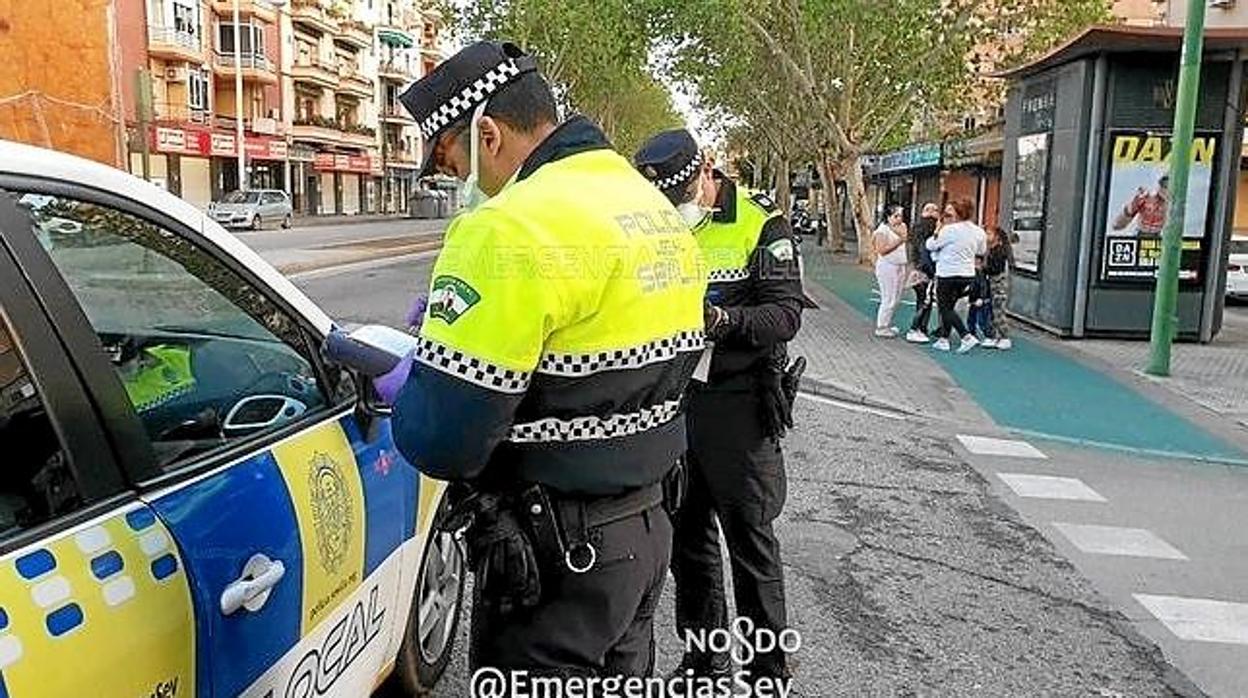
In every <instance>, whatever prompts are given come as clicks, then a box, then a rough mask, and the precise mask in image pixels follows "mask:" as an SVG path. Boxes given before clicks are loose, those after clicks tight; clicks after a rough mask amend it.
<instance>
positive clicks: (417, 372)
mask: <svg viewBox="0 0 1248 698" xmlns="http://www.w3.org/2000/svg"><path fill="white" fill-rule="evenodd" d="M705 288H706V282H705V279H704V277H703V272H702V269H701V265H700V263H699V254H698V249H697V246H696V244H695V243H694V241H693V239H692V237H691V236H690V235H689V232H688V228H687V227H686V226H685V224H684V223H683V221H682V220H681V218H680V215H679V214H678V213H677V212H676V210H675V209H674V208H673V207H672V206H671V204H670V203H669V202H668V201H667V199H666V198H664V197H663V195H662V194H660V193H659V192H658V191H657V190H656V189H655V188H654V187H653V186H652V185H651V184H650V183H649V182H647V181H646V180H645V179H644V178H643V177H642V176H641V175H640V174H638V173H637V172H636V171H635V170H634V169H633V167H632V165H631V164H630V163H629V162H628V161H627V160H626V159H624V158H623V157H621V156H620V155H618V154H617V153H616V152H615V151H613V150H611V149H610V146H609V144H608V143H607V141H606V138H605V137H604V136H603V135H602V132H601V131H599V130H598V128H597V127H596V126H594V125H592V124H591V123H590V122H588V121H587V120H585V119H583V118H576V119H573V120H571V121H569V122H568V123H565V124H564V125H563V126H561V127H559V128H558V129H557V130H556V131H555V132H554V133H553V134H552V135H551V136H550V137H549V138H548V139H547V140H546V141H545V142H543V143H542V145H541V146H539V147H538V149H537V150H536V151H535V152H534V153H533V154H532V155H530V157H529V158H528V160H527V161H526V162H525V164H524V165H523V167H521V169H520V171H519V172H518V173H517V179H516V181H515V182H514V183H512V184H510V185H508V186H507V187H505V188H504V189H503V191H502V192H500V193H499V194H498V195H497V196H495V197H493V198H491V199H490V200H488V201H487V202H485V203H484V204H482V205H481V206H480V207H479V208H477V209H476V210H474V211H472V212H470V213H466V214H463V215H461V216H460V217H459V218H457V219H455V221H454V222H452V224H451V226H450V229H449V230H448V231H447V233H446V240H445V244H444V247H443V250H442V252H441V254H440V255H439V257H438V260H437V262H436V264H435V265H434V270H433V280H432V285H431V290H430V298H429V309H428V311H427V315H426V317H425V320H424V324H423V326H422V329H421V343H420V348H419V350H418V351H417V354H416V356H415V364H414V367H413V371H412V373H411V376H410V378H409V379H408V382H407V384H406V385H405V386H404V388H403V390H402V391H401V392H400V394H399V396H398V398H397V399H396V403H395V417H394V427H395V437H396V442H397V444H398V446H399V448H400V450H401V451H402V452H403V454H404V455H405V456H407V458H408V460H410V461H411V462H412V463H414V464H415V465H416V466H417V467H418V468H419V469H420V470H421V471H422V472H424V473H426V474H428V475H430V476H433V477H437V478H441V479H478V480H481V479H483V480H484V481H485V482H486V483H487V486H492V485H493V484H497V485H499V486H502V487H508V486H514V485H517V484H520V483H540V484H544V485H548V486H550V487H552V488H553V489H555V490H557V491H560V492H564V493H570V494H590V495H596V494H616V493H619V492H622V491H626V490H628V489H631V488H635V487H639V486H643V485H648V484H651V483H654V482H657V481H659V480H660V479H661V478H662V477H663V475H664V474H665V473H666V472H667V471H668V470H669V469H670V468H671V466H672V464H673V463H674V462H675V460H676V459H677V458H678V457H679V456H680V455H681V454H682V453H683V452H684V450H685V431H684V419H683V396H684V390H685V386H686V384H687V383H688V380H689V377H690V375H691V374H692V372H693V369H694V367H695V366H696V364H697V360H698V357H699V355H700V352H701V350H702V348H703V333H702V299H703V295H704V293H705Z"/></svg>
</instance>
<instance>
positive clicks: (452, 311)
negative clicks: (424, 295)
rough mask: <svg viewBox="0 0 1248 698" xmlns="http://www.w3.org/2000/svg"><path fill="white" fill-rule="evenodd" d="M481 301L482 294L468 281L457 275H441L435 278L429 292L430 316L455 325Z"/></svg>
mask: <svg viewBox="0 0 1248 698" xmlns="http://www.w3.org/2000/svg"><path fill="white" fill-rule="evenodd" d="M480 301H481V294H480V293H477V290H476V289H475V288H473V287H472V285H471V284H469V283H468V282H467V281H464V280H463V279H461V278H459V277H457V276H439V277H438V278H436V279H434V280H433V287H432V290H431V291H430V293H429V317H435V318H438V319H439V320H443V321H445V322H446V324H448V325H453V324H455V321H456V320H458V319H459V318H460V317H462V316H463V314H464V313H466V312H468V311H469V310H470V309H472V306H474V305H476V304H477V303H479V302H480Z"/></svg>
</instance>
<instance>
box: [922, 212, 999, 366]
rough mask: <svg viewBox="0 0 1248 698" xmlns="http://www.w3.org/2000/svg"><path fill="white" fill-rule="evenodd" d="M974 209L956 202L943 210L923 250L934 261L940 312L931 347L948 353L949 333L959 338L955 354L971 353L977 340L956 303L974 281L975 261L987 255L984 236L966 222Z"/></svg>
mask: <svg viewBox="0 0 1248 698" xmlns="http://www.w3.org/2000/svg"><path fill="white" fill-rule="evenodd" d="M973 215H975V205H974V204H972V203H971V202H970V200H968V199H958V200H957V201H952V202H950V203H949V204H947V205H946V206H945V218H944V219H945V226H944V227H942V228H940V229H939V230H938V231H936V235H934V236H932V237H930V238H928V240H927V249H929V250H931V251H932V256H933V257H934V258H935V259H936V307H938V308H939V309H940V329H939V330H937V331H936V337H937V339H936V341H935V342H934V343H933V344H932V347H933V348H935V349H938V350H940V351H949V332H950V330H951V329H952V330H957V332H958V335H959V336H960V337H961V338H962V344H961V346H959V347H958V353H959V354H965V353H966V352H968V351H970V350H972V349H974V348H975V347H976V346H977V345H978V344H979V340H978V339H976V338H975V335H972V334H969V333H968V332H967V331H966V323H964V322H963V321H962V318H961V317H959V316H958V311H957V308H956V307H957V304H958V299H959V298H961V297H962V296H964V295H966V292H967V289H969V288H970V287H971V283H972V282H973V281H975V258H976V257H982V256H984V255H986V254H987V253H988V234H987V233H985V232H984V229H983V228H981V227H979V226H978V225H975V224H974V223H972V222H971V221H970V218H971V216H973Z"/></svg>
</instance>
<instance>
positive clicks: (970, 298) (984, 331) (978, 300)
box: [966, 257, 995, 346]
mask: <svg viewBox="0 0 1248 698" xmlns="http://www.w3.org/2000/svg"><path fill="white" fill-rule="evenodd" d="M967 306H968V307H967V311H966V331H967V333H969V334H970V336H972V337H978V338H980V342H979V343H980V344H982V345H984V346H993V345H994V344H995V340H994V339H993V333H992V285H991V283H990V282H989V281H988V274H987V273H986V272H985V271H984V258H983V257H976V258H975V280H974V281H973V282H971V288H970V290H969V292H968V293H967Z"/></svg>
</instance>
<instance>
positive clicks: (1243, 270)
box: [1226, 237, 1248, 300]
mask: <svg viewBox="0 0 1248 698" xmlns="http://www.w3.org/2000/svg"><path fill="white" fill-rule="evenodd" d="M1226 296H1227V298H1234V299H1236V300H1248V237H1246V238H1232V239H1231V255H1230V258H1229V259H1228V260H1227V264H1226Z"/></svg>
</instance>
